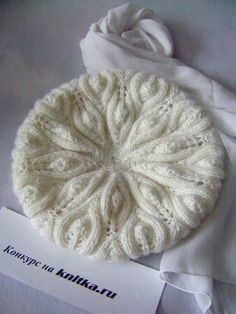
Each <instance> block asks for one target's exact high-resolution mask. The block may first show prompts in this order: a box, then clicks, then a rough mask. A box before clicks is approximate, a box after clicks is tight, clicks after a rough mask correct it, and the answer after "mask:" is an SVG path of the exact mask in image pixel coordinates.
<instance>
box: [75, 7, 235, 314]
mask: <svg viewBox="0 0 236 314" xmlns="http://www.w3.org/2000/svg"><path fill="white" fill-rule="evenodd" d="M80 45H81V50H82V56H83V60H84V64H85V66H86V68H87V71H88V72H98V71H102V70H110V69H114V68H121V69H135V70H137V71H144V72H147V73H151V74H156V75H157V76H159V77H162V78H164V79H166V80H169V81H172V82H174V83H176V84H177V85H179V86H180V87H181V88H182V89H184V90H186V91H188V92H189V93H190V94H191V95H192V97H194V98H195V99H197V100H198V101H199V103H201V104H202V105H203V106H204V109H205V110H206V111H207V112H208V115H209V116H210V118H211V120H212V122H213V124H214V126H215V127H216V128H217V130H218V132H219V134H220V136H221V138H222V141H223V143H224V145H225V148H226V150H227V152H228V157H229V159H228V160H227V175H226V179H225V183H224V187H223V191H222V193H221V196H220V199H219V200H218V202H217V205H216V209H215V211H214V212H213V213H212V214H211V215H210V216H208V217H207V219H205V221H204V222H203V224H202V225H201V226H200V228H198V230H196V231H195V232H193V234H192V235H191V236H190V237H188V238H187V239H186V240H184V241H182V242H181V243H180V244H178V245H177V246H176V247H174V248H172V249H169V250H167V251H165V252H164V253H163V255H162V258H161V262H160V271H161V277H162V278H163V279H164V280H165V281H166V282H168V283H169V284H171V285H174V286H175V287H177V288H180V289H182V290H186V291H188V292H193V293H195V296H196V299H197V301H198V303H199V305H200V307H201V308H202V310H203V311H204V312H206V310H207V309H208V308H209V306H210V305H211V298H212V293H213V292H212V283H213V279H217V280H220V281H223V282H230V283H236V267H235V261H236V235H235V226H236V208H235V207H236V197H235V191H234V188H235V187H236V172H235V169H236V139H235V138H236V119H235V118H236V95H234V94H233V93H232V92H230V91H229V90H227V89H226V88H224V87H223V86H222V85H220V84H219V83H217V82H215V81H213V80H211V79H209V78H208V77H206V76H205V75H203V74H202V73H200V72H198V71H196V70H195V69H193V68H190V67H188V66H186V65H184V64H183V63H182V62H180V61H179V60H177V59H174V58H173V57H172V55H173V41H172V38H171V35H170V33H169V31H168V29H167V28H166V26H165V25H164V24H163V23H162V21H161V20H160V19H159V17H158V16H157V15H156V14H155V13H154V12H153V11H152V10H150V9H139V8H137V7H136V6H134V5H131V4H125V5H122V6H120V7H118V8H115V9H112V10H110V11H109V12H108V14H107V16H106V17H104V18H102V19H100V20H99V21H98V22H97V23H94V24H92V25H91V27H90V29H89V31H88V33H87V35H86V37H85V38H84V39H83V40H82V41H81V43H80ZM158 257H159V256H158V255H154V256H151V257H147V258H146V263H149V262H150V261H149V260H150V259H152V264H153V261H154V263H155V260H157V259H158Z"/></svg>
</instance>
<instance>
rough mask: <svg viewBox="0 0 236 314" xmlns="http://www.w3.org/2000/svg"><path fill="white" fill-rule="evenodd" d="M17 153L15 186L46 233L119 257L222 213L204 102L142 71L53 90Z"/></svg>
mask: <svg viewBox="0 0 236 314" xmlns="http://www.w3.org/2000/svg"><path fill="white" fill-rule="evenodd" d="M12 157H13V183H14V190H15V193H16V194H17V196H18V197H19V199H20V201H21V204H22V206H23V208H24V210H25V213H26V214H27V216H29V217H30V218H31V220H32V222H33V224H34V225H35V226H36V227H37V228H38V229H39V231H40V232H41V234H44V235H45V236H46V237H48V238H49V239H51V240H53V241H55V242H56V243H58V244H60V245H62V246H66V247H70V248H72V249H74V250H76V251H78V252H79V253H83V254H87V255H89V256H94V257H98V258H102V259H109V260H118V259H127V258H137V257H139V256H141V255H147V254H149V253H151V252H161V251H163V250H165V249H166V248H168V247H170V246H173V245H175V244H176V243H177V242H179V241H180V240H181V239H182V238H184V237H186V236H187V235H188V234H189V233H190V232H191V230H193V228H195V227H197V226H198V225H199V223H200V222H201V220H202V219H203V218H204V216H205V215H206V214H208V213H210V212H211V211H212V210H213V208H214V204H215V201H216V199H217V197H218V194H219V192H220V190H221V186H222V180H223V178H224V149H223V146H222V143H221V140H220V139H219V137H218V134H217V133H216V130H215V129H214V128H213V127H212V126H211V124H210V121H209V119H208V117H207V116H206V114H205V113H204V111H203V110H202V108H201V107H200V106H198V105H197V104H196V103H195V101H194V100H193V99H191V98H190V97H189V95H188V94H186V93H185V92H183V91H182V90H180V89H179V88H178V87H177V86H175V85H173V84H171V83H169V82H167V81H164V80H163V79H160V78H157V77H156V76H154V75H148V74H145V73H141V72H134V71H132V70H127V71H121V70H114V71H104V72H101V73H98V74H96V75H89V74H85V75H82V76H81V77H80V78H79V79H74V80H72V81H71V82H69V83H66V84H64V85H62V86H60V87H59V88H57V89H53V90H52V91H51V92H50V93H49V94H48V95H46V96H45V97H43V98H42V99H40V100H38V101H37V102H36V104H35V107H34V109H33V110H32V111H31V112H30V113H29V114H28V116H27V117H26V119H25V121H24V123H23V124H22V126H21V127H20V129H19V130H18V135H17V139H16V148H15V150H14V151H13V153H12Z"/></svg>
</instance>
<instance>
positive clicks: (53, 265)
mask: <svg viewBox="0 0 236 314" xmlns="http://www.w3.org/2000/svg"><path fill="white" fill-rule="evenodd" d="M0 272H2V273H3V274H6V275H9V276H11V277H13V278H15V279H17V280H20V281H22V282H24V283H26V284H28V285H30V286H32V287H34V288H36V289H39V290H41V291H43V292H45V293H48V294H50V295H52V296H54V297H57V298H59V299H61V300H63V301H66V302H68V303H71V304H73V305H75V306H78V307H80V308H82V309H85V310H87V311H89V312H91V313H94V314H106V313H109V314H110V313H118V314H120V313H122V314H126V313H127V314H130V313H135V314H143V313H145V314H149V313H150V314H151V313H155V312H156V309H157V306H158V302H159V300H160V297H161V294H162V291H163V289H164V282H163V281H161V280H160V279H159V273H158V271H157V270H154V269H151V268H149V267H146V266H143V265H140V264H137V263H135V262H132V261H128V262H118V263H111V262H106V261H97V260H91V259H90V258H88V257H86V256H81V255H78V254H77V253H76V252H74V251H72V250H70V249H68V248H61V247H59V246H57V245H56V244H54V243H52V242H50V241H48V240H47V239H45V238H43V237H42V236H41V235H40V234H39V233H38V231H37V230H35V229H34V227H33V226H32V225H31V223H30V221H29V219H28V218H26V217H24V216H22V215H20V214H18V213H15V212H13V211H11V210H9V209H7V208H2V209H1V210H0Z"/></svg>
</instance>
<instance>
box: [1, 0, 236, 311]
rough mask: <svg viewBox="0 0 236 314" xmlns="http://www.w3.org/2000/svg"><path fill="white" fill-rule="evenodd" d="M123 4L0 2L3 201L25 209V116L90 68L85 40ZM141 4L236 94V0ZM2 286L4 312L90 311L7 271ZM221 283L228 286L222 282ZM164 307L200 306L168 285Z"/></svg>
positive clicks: (186, 54) (182, 52) (180, 49)
mask: <svg viewBox="0 0 236 314" xmlns="http://www.w3.org/2000/svg"><path fill="white" fill-rule="evenodd" d="M123 3H126V1H119V0H86V1H82V0H77V1H75V0H74V1H72V0H67V1H37V0H35V1H29V0H28V1H3V0H2V1H0V99H1V101H0V205H2V206H7V207H9V208H11V209H14V210H16V211H20V210H21V209H20V205H19V203H18V201H17V199H16V197H15V196H14V193H13V190H12V182H11V159H10V153H11V150H12V149H13V147H14V139H15V135H16V131H17V129H18V127H19V126H20V124H21V123H22V121H23V119H24V117H25V116H26V114H27V113H28V111H29V110H30V109H31V108H32V106H33V103H34V102H35V100H36V99H37V98H40V97H42V96H43V95H44V94H46V93H47V92H48V91H49V90H50V89H52V88H53V87H57V86H58V85H60V84H61V83H63V82H65V81H68V80H70V79H72V78H74V77H76V76H79V75H80V74H82V73H83V72H84V71H85V70H84V67H83V64H82V58H81V52H80V48H79V40H80V39H81V38H82V37H83V36H84V35H85V34H86V32H87V30H88V28H89V25H90V24H91V23H92V22H95V21H97V20H98V19H99V18H100V17H102V16H104V15H106V12H107V10H108V9H110V8H112V7H116V6H118V5H121V4H123ZM133 3H135V4H137V5H139V6H141V7H149V8H151V9H153V10H155V11H156V12H157V13H158V15H159V16H160V17H161V19H162V20H163V21H164V23H165V24H166V25H167V27H168V28H169V30H170V32H171V34H172V36H173V38H174V41H175V57H177V58H179V59H180V60H181V61H183V62H185V63H186V64H187V65H190V66H192V67H195V68H196V69H198V70H200V71H202V72H203V73H204V74H206V75H208V76H209V77H211V78H213V79H215V80H217V81H219V82H220V83H222V84H224V85H225V86H226V87H228V88H229V89H231V90H232V91H234V92H235V93H236V1H234V0H232V1H229V0H198V1H196V0H192V1H191V0H182V1H181V0H156V1H155V0H147V1H144V0H140V1H133ZM98 62H99V60H98ZM0 286H1V290H0V313H1V314H12V313H17V314H23V313H24V314H47V313H48V314H54V313H56V314H62V313H66V314H72V313H73V314H75V313H76V314H77V313H79V314H80V313H85V312H84V311H81V310H79V309H77V308H75V307H73V306H70V305H67V304H65V303H63V302H60V301H58V300H57V299H55V298H53V297H49V296H47V295H46V294H43V293H41V292H39V291H37V290H35V289H32V288H29V287H27V286H25V285H23V284H21V283H19V282H17V281H15V280H13V279H10V278H8V277H6V276H4V275H1V274H0ZM215 287H216V290H218V291H219V293H221V292H222V289H223V288H222V286H221V285H220V284H219V283H216V286H215ZM229 298H230V296H229ZM144 302H145V300H144ZM224 310H225V308H224ZM157 313H158V314H172V313H174V314H183V313H191V314H198V313H200V310H199V309H198V307H197V304H196V302H195V300H194V298H193V296H192V295H190V294H186V293H183V292H181V291H177V290H176V289H174V288H171V287H167V288H166V289H165V291H164V294H163V297H162V300H161V303H160V305H159V308H158V311H157ZM222 313H223V310H222ZM225 313H226V312H225ZM104 314H106V313H104ZM129 314H132V313H129ZM144 314H148V313H144Z"/></svg>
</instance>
